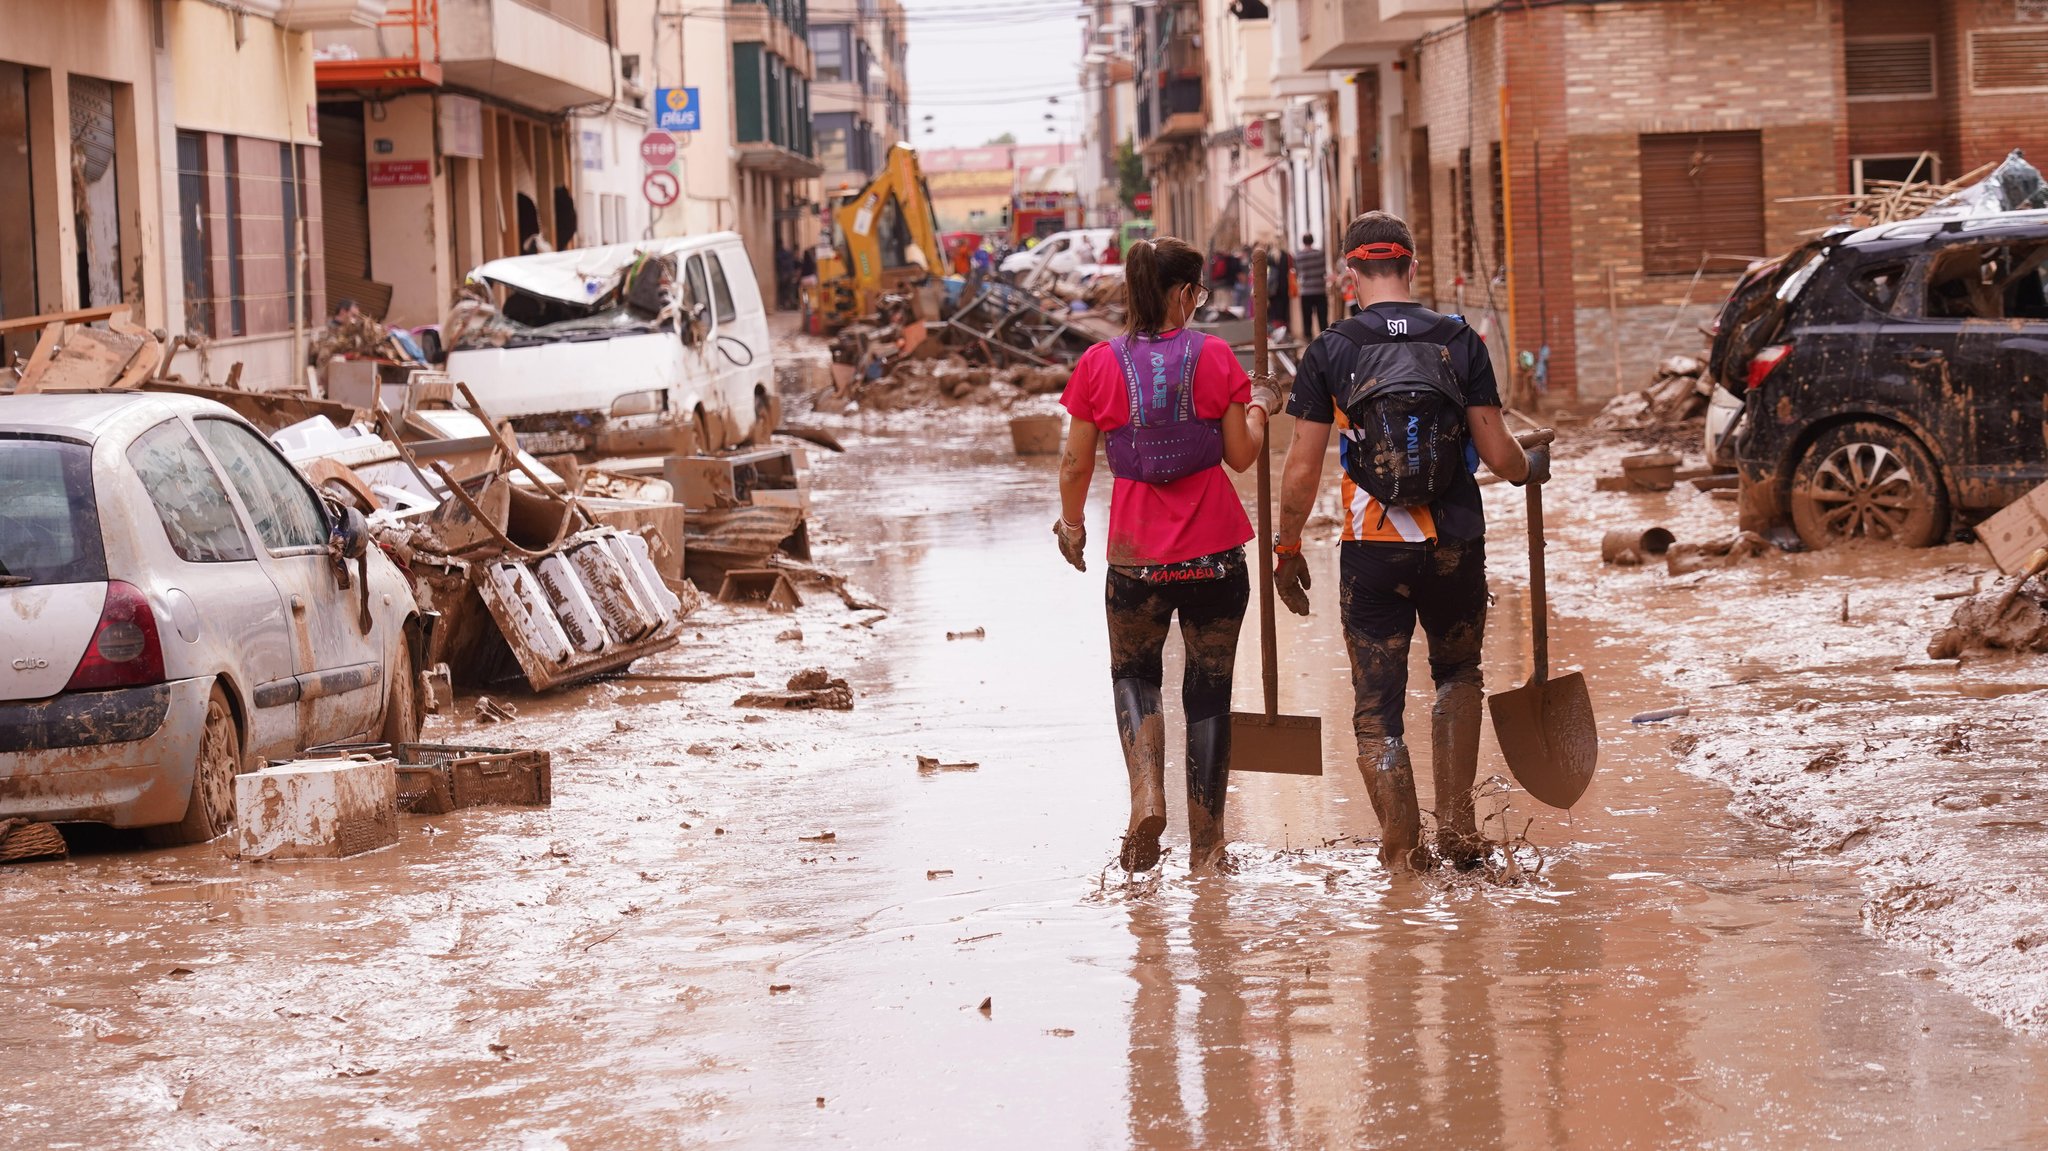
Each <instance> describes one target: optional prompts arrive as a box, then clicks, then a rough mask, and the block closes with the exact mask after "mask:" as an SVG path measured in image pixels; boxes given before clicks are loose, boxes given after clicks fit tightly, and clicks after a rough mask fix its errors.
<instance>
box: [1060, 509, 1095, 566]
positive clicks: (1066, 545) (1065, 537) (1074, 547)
mask: <svg viewBox="0 0 2048 1151" xmlns="http://www.w3.org/2000/svg"><path fill="white" fill-rule="evenodd" d="M1052 534H1053V538H1054V539H1056V540H1058V541H1059V544H1060V554H1061V555H1062V556H1065V557H1066V560H1067V562H1068V563H1070V564H1073V565H1074V570H1075V571H1077V572H1084V571H1087V570H1088V561H1087V559H1086V558H1084V557H1083V556H1082V554H1081V549H1083V548H1085V547H1087V546H1088V529H1087V528H1086V527H1084V526H1082V525H1080V524H1070V523H1068V522H1067V521H1066V518H1065V517H1061V518H1060V519H1056V520H1054V521H1053V522H1052Z"/></svg>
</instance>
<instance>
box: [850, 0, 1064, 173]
mask: <svg viewBox="0 0 2048 1151" xmlns="http://www.w3.org/2000/svg"><path fill="white" fill-rule="evenodd" d="M826 2H827V3H830V2H831V0H826ZM817 6H818V0H813V7H814V8H815V7H817ZM903 7H904V9H905V10H906V12H907V13H908V17H909V30H908V40H909V51H910V124H911V143H912V144H913V145H914V146H916V147H919V148H951V147H971V146H973V145H976V144H980V143H983V142H985V141H987V140H988V139H989V138H991V137H993V136H997V135H1000V134H1001V133H1003V132H1013V133H1015V134H1016V136H1017V142H1018V143H1020V144H1047V143H1051V142H1053V141H1055V140H1076V139H1079V138H1080V125H1079V120H1078V117H1079V115H1080V112H1081V109H1080V101H1079V99H1078V97H1079V94H1080V79H1079V76H1078V71H1079V68H1080V66H1081V21H1080V14H1081V12H1082V7H1081V4H1080V3H1079V0H903ZM812 18H813V19H814V20H815V19H816V16H813V17H812ZM1051 95H1057V96H1058V97H1059V103H1058V104H1056V105H1055V104H1049V103H1047V102H1046V97H1047V96H1051ZM1047 112H1052V113H1054V114H1055V115H1056V116H1057V117H1058V119H1056V120H1050V121H1049V120H1046V119H1045V114H1046V113H1047ZM926 116H931V117H932V119H931V120H929V121H927V120H926V119H925V117H926ZM1054 126H1056V127H1057V128H1058V131H1057V132H1048V131H1047V130H1046V129H1047V128H1048V127H1054ZM926 128H931V129H933V131H931V132H927V131H926V130H925V129H926Z"/></svg>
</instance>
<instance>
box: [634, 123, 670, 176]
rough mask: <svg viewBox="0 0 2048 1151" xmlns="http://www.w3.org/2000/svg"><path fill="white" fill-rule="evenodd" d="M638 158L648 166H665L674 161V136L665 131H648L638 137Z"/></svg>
mask: <svg viewBox="0 0 2048 1151" xmlns="http://www.w3.org/2000/svg"><path fill="white" fill-rule="evenodd" d="M640 158H641V159H642V160H645V161H647V166H648V167H650V168H666V167H668V166H669V165H670V164H673V163H675V162H676V138H675V137H674V136H671V135H669V134H668V133H667V132H649V133H647V135H645V136H643V137H641V139H640Z"/></svg>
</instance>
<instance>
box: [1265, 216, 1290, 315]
mask: <svg viewBox="0 0 2048 1151" xmlns="http://www.w3.org/2000/svg"><path fill="white" fill-rule="evenodd" d="M1293 271H1294V263H1293V261H1292V260H1289V259H1288V258H1287V253H1286V252H1284V251H1281V250H1280V242H1279V240H1278V239H1277V238H1276V239H1275V240H1274V241H1273V244H1272V250H1271V251H1270V252H1268V253H1267V254H1266V301H1267V303H1266V322H1267V323H1268V324H1271V325H1275V326H1279V327H1286V326H1287V325H1288V324H1289V323H1290V320H1289V319H1288V316H1289V314H1290V313H1289V311H1288V301H1289V300H1292V299H1293V298H1294V276H1293V274H1292V273H1293Z"/></svg>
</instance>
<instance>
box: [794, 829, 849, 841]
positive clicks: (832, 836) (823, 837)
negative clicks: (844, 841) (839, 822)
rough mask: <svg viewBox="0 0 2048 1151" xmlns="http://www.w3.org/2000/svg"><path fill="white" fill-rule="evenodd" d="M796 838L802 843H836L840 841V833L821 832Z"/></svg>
mask: <svg viewBox="0 0 2048 1151" xmlns="http://www.w3.org/2000/svg"><path fill="white" fill-rule="evenodd" d="M796 838H797V841H798V842H800V843H836V842H838V840H839V833H838V832H836V831H821V832H819V833H818V834H816V835H799V836H797V837H796Z"/></svg>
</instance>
